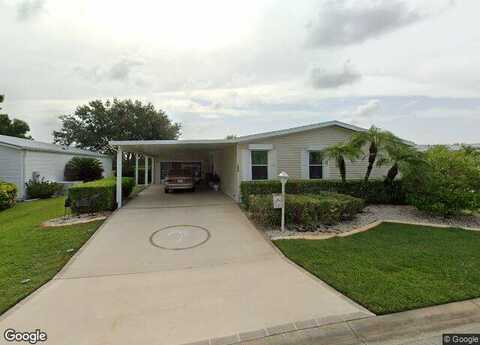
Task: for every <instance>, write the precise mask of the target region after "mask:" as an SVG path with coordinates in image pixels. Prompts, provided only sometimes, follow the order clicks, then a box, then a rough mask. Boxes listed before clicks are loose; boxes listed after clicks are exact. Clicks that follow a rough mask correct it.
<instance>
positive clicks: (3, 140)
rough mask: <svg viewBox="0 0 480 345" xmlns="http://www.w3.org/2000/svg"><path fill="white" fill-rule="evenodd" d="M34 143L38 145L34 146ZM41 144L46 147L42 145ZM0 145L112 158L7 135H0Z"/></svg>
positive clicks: (20, 148) (19, 148) (28, 149)
mask: <svg viewBox="0 0 480 345" xmlns="http://www.w3.org/2000/svg"><path fill="white" fill-rule="evenodd" d="M25 143H26V144H25ZM34 145H39V146H37V147H35V146H34ZM42 145H43V146H46V147H42ZM0 146H6V147H9V148H13V149H18V150H27V151H34V152H49V153H59V154H71V155H76V156H90V157H101V158H112V157H111V156H108V155H104V154H101V153H98V152H94V151H89V150H84V149H80V148H76V147H70V146H62V145H56V144H50V143H45V142H43V141H37V140H30V139H23V138H16V137H11V136H8V135H0Z"/></svg>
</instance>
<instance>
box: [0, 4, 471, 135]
mask: <svg viewBox="0 0 480 345" xmlns="http://www.w3.org/2000/svg"><path fill="white" fill-rule="evenodd" d="M478 13H480V1H478V0H456V1H453V0H416V1H402V0H371V1H370V0H357V1H349V0H335V1H333V0H302V1H295V2H294V1H289V0H285V1H281V0H277V1H273V0H242V1H226V0H203V1H198V0H192V1H186V0H176V1H163V0H157V1H146V0H136V1H124V0H102V1H98V0H96V1H93V0H75V1H73V0H15V1H14V0H0V42H1V43H0V47H1V48H0V94H4V95H5V102H4V103H3V104H2V108H3V109H2V112H4V113H8V114H9V115H10V117H15V118H19V119H22V120H25V121H27V122H28V123H29V124H30V127H31V134H32V136H33V137H34V138H35V139H37V140H43V141H48V142H51V141H52V139H53V138H52V132H53V130H55V129H58V128H59V127H60V126H61V123H60V122H59V120H58V117H59V116H60V115H63V114H72V113H73V112H74V111H75V108H76V107H77V106H80V105H83V104H86V103H88V102H89V101H92V100H95V99H103V100H106V99H111V98H113V97H117V98H120V99H123V98H131V99H139V100H142V101H145V102H151V103H153V104H154V105H155V106H156V107H157V108H159V109H162V110H164V111H166V113H167V114H168V115H169V117H170V118H171V119H172V120H174V121H176V122H180V123H181V124H182V126H183V129H182V136H181V138H182V139H206V138H209V139H212V138H224V137H225V136H227V135H229V134H235V135H248V134H253V133H258V132H263V131H270V130H278V129H284V128H289V127H295V126H301V125H306V124H311V123H318V122H323V121H329V120H339V121H344V122H347V123H351V124H354V125H357V126H361V127H370V126H371V125H375V126H377V127H381V128H383V129H386V130H390V131H392V132H394V133H395V134H396V135H398V136H400V137H402V138H404V139H408V140H412V141H415V142H416V143H418V144H442V143H445V144H446V143H457V142H464V143H475V142H477V143H478V142H480V25H479V22H478Z"/></svg>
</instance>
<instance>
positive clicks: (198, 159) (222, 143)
mask: <svg viewBox="0 0 480 345" xmlns="http://www.w3.org/2000/svg"><path fill="white" fill-rule="evenodd" d="M110 144H111V145H112V146H113V147H116V148H117V170H116V171H117V186H116V194H117V203H118V207H119V208H120V207H122V185H121V180H122V176H123V171H122V162H123V159H122V158H123V153H125V152H128V153H133V154H135V155H136V160H135V162H136V164H135V180H136V183H138V159H139V156H143V157H145V184H148V180H147V179H148V169H149V161H150V169H151V171H152V181H151V183H152V184H161V183H162V182H163V181H162V179H163V177H164V174H165V172H166V170H167V169H168V167H169V166H173V165H188V166H195V167H196V168H197V169H200V171H201V176H202V179H204V178H205V175H206V174H207V173H216V174H218V176H219V177H220V181H221V182H220V189H221V190H222V191H223V192H224V193H225V194H226V195H228V196H229V197H231V198H232V199H234V200H238V174H237V172H238V167H237V146H236V142H235V141H234V140H229V139H225V140H131V141H130V140H129V141H112V142H110Z"/></svg>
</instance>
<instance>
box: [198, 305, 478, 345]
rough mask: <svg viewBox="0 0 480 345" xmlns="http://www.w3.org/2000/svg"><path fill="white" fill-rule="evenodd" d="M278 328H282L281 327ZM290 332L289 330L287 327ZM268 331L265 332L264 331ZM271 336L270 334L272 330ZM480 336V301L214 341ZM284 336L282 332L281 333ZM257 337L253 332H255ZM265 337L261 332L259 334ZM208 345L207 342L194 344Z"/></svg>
mask: <svg viewBox="0 0 480 345" xmlns="http://www.w3.org/2000/svg"><path fill="white" fill-rule="evenodd" d="M278 329H282V327H281V326H278ZM285 329H288V328H285ZM263 331H264V332H265V330H263ZM266 331H267V334H268V330H266ZM455 332H458V333H480V299H475V300H469V301H463V302H455V303H450V304H445V305H440V306H435V307H429V308H423V309H417V310H411V311H407V312H402V313H395V314H390V315H384V316H373V317H364V318H361V319H355V320H350V321H340V322H333V323H330V324H326V325H323V326H320V327H318V326H314V325H313V324H312V325H310V326H309V327H308V324H305V325H304V328H303V329H302V325H301V324H299V325H297V327H296V330H293V331H292V330H291V328H290V330H289V331H286V332H284V333H281V334H276V335H270V336H263V337H261V338H260V337H259V338H258V339H256V340H251V341H240V339H241V338H242V337H241V335H237V341H235V335H232V336H231V337H229V338H228V339H227V338H224V339H210V342H208V341H207V342H205V344H211V345H226V344H236V343H241V344H244V345H357V344H363V345H377V344H378V345H380V344H382V345H433V344H435V345H437V344H441V343H442V341H441V335H442V334H443V333H455ZM279 333H280V332H279ZM252 334H253V333H252ZM257 334H261V332H260V331H259V332H257ZM193 344H199V345H200V344H204V343H203V342H197V343H192V345H193Z"/></svg>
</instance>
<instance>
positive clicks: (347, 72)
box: [310, 60, 362, 89]
mask: <svg viewBox="0 0 480 345" xmlns="http://www.w3.org/2000/svg"><path fill="white" fill-rule="evenodd" d="M361 78H362V75H361V74H360V73H359V72H358V71H356V70H355V68H354V67H353V66H352V64H351V62H350V60H347V61H345V63H344V64H343V66H342V67H341V68H336V69H332V70H330V71H327V70H325V69H323V68H321V67H314V68H312V69H311V71H310V82H311V84H312V86H313V87H314V88H316V89H331V88H337V87H340V86H343V85H349V84H353V83H355V82H357V81H359V80H360V79H361Z"/></svg>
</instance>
